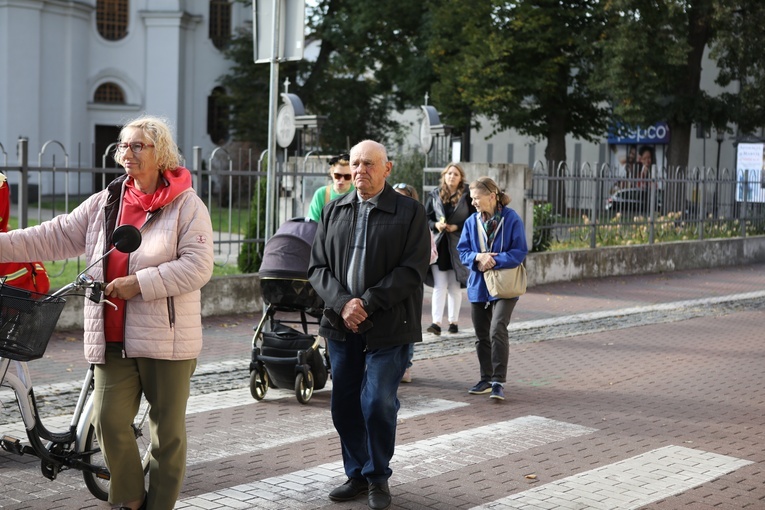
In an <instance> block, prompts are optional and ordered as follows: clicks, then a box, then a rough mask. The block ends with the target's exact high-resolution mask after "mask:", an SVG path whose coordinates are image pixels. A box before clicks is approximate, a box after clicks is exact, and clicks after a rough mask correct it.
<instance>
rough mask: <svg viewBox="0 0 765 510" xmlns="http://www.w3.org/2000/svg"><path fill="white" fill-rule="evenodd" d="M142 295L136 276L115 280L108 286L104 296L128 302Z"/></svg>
mask: <svg viewBox="0 0 765 510" xmlns="http://www.w3.org/2000/svg"><path fill="white" fill-rule="evenodd" d="M140 293H141V286H140V285H139V284H138V277H137V276H136V275H134V274H131V275H128V276H122V277H120V278H115V279H114V280H112V281H110V282H109V283H107V284H106V288H105V289H104V295H105V296H106V297H111V298H119V299H124V300H125V301H127V300H128V299H130V298H132V297H135V296H137V295H138V294H140Z"/></svg>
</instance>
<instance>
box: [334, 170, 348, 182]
mask: <svg viewBox="0 0 765 510" xmlns="http://www.w3.org/2000/svg"><path fill="white" fill-rule="evenodd" d="M332 175H333V176H334V177H335V180H337V181H339V180H340V179H345V180H346V181H350V180H351V174H339V173H337V172H335V173H333V174H332Z"/></svg>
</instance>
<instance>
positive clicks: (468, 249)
mask: <svg viewBox="0 0 765 510" xmlns="http://www.w3.org/2000/svg"><path fill="white" fill-rule="evenodd" d="M480 214H481V213H479V212H476V213H475V214H473V215H471V216H470V217H469V218H468V219H467V220H466V221H465V225H464V227H463V228H462V235H461V236H460V242H459V244H457V251H459V253H460V260H462V263H463V264H465V266H466V267H468V268H469V269H470V276H468V282H467V296H468V301H470V302H471V303H487V302H489V301H494V300H496V299H497V298H495V297H493V296H492V295H491V294H489V291H488V289H487V288H486V281H485V280H484V279H483V273H482V272H481V271H479V270H478V264H477V263H476V261H475V257H476V255H478V254H479V253H481V240H480V239H479V237H478V236H479V235H480V232H479V231H478V228H479V227H478V222H477V220H476V219H477V218H478V217H480ZM501 214H502V228H501V230H500V231H499V233H498V235H497V236H496V237H495V238H494V241H493V242H492V245H491V247H490V248H489V247H487V251H489V252H492V253H496V254H497V255H496V256H495V257H494V260H495V261H496V263H497V265H496V266H494V267H495V269H505V268H506V269H510V268H513V267H517V266H518V265H520V264H521V263H522V262H523V261H524V259H525V258H526V254H527V253H528V251H529V250H528V247H527V245H526V232H525V229H524V227H523V220H521V217H520V216H519V215H518V213H517V212H515V211H513V210H512V209H510V208H509V207H503V208H502V213H501ZM481 228H483V227H481ZM513 299H518V298H513Z"/></svg>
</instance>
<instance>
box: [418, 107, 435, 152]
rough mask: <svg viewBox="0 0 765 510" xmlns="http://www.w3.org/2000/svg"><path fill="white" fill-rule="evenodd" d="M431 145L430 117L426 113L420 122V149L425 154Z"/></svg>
mask: <svg viewBox="0 0 765 510" xmlns="http://www.w3.org/2000/svg"><path fill="white" fill-rule="evenodd" d="M432 145H433V135H432V134H431V133H430V119H429V118H428V116H427V114H426V115H425V116H424V117H423V118H422V122H421V123H420V150H421V151H422V153H423V154H427V153H428V152H430V148H431V146H432Z"/></svg>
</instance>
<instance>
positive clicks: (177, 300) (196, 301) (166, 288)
mask: <svg viewBox="0 0 765 510" xmlns="http://www.w3.org/2000/svg"><path fill="white" fill-rule="evenodd" d="M179 170H181V171H186V172H188V170H186V169H179ZM176 171H178V170H176ZM127 179H128V176H127V175H123V176H121V177H119V178H117V179H115V180H114V181H112V183H111V184H110V185H109V186H108V187H107V189H105V190H103V191H100V192H98V193H96V194H94V195H92V196H91V197H89V198H88V199H87V200H85V201H84V202H83V203H82V204H80V205H79V206H78V207H77V208H75V209H74V210H73V211H72V212H71V213H69V214H62V215H59V216H56V217H55V218H53V219H52V220H50V221H46V222H44V223H42V224H40V225H37V226H34V227H29V228H26V229H23V230H14V231H11V232H9V233H7V234H4V235H2V236H0V261H14V260H57V259H66V258H71V257H77V256H80V255H83V254H84V255H85V258H86V261H87V263H88V265H90V263H91V261H93V260H95V259H97V258H99V257H100V256H101V255H102V254H103V253H105V252H106V251H107V250H108V249H109V247H110V240H111V234H112V232H113V231H114V228H115V225H116V219H117V218H118V217H119V209H120V207H121V204H122V195H123V193H124V192H125V182H126V180H127ZM153 214H155V215H157V216H156V217H155V218H153V219H151V221H149V222H148V224H147V225H145V228H143V229H142V232H141V233H142V241H141V246H140V247H139V248H138V250H136V251H135V252H133V253H131V254H130V255H129V260H128V274H135V275H136V276H137V277H138V282H139V285H140V287H141V293H140V294H139V295H137V296H135V297H133V298H132V299H130V300H128V301H127V302H126V303H125V306H126V309H125V338H124V354H125V356H127V357H146V358H153V359H167V360H184V359H195V358H197V357H198V356H199V353H200V352H201V350H202V314H201V299H200V297H201V291H200V289H201V288H202V287H203V286H204V284H205V283H207V282H208V281H209V279H210V277H211V276H212V270H213V262H214V260H213V235H212V224H211V222H210V215H209V213H208V211H207V208H206V207H205V205H204V202H202V200H201V199H200V198H199V197H198V196H197V195H196V193H195V192H194V190H193V189H192V188H190V187H189V188H187V189H185V190H184V191H181V192H180V193H179V194H178V195H177V196H176V197H175V198H174V199H173V200H172V201H171V202H169V203H168V204H166V205H165V206H164V207H163V208H161V209H160V210H159V211H157V212H155V213H153ZM148 216H151V214H149V215H148ZM148 219H149V217H147V220H148ZM88 273H89V274H91V275H92V276H93V277H94V278H95V279H96V280H103V274H104V271H103V261H102V262H99V263H97V264H96V265H95V266H93V268H91V269H89V270H88ZM70 299H71V298H70ZM104 306H109V305H106V304H97V303H93V302H92V301H90V300H89V299H86V300H85V312H84V313H85V339H84V340H85V358H86V359H87V361H88V362H90V363H104V362H105V347H106V342H105V338H104V332H103V307H104Z"/></svg>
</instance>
